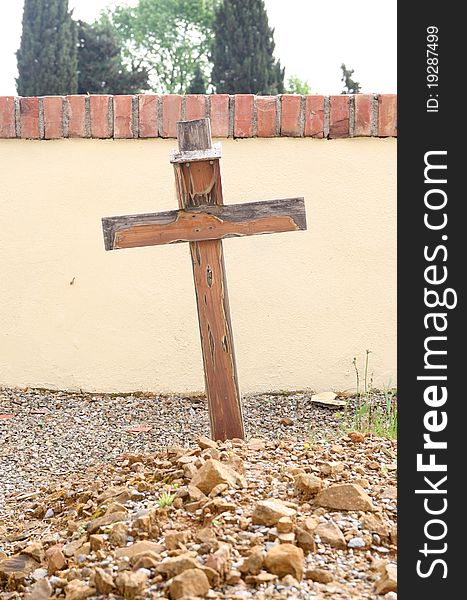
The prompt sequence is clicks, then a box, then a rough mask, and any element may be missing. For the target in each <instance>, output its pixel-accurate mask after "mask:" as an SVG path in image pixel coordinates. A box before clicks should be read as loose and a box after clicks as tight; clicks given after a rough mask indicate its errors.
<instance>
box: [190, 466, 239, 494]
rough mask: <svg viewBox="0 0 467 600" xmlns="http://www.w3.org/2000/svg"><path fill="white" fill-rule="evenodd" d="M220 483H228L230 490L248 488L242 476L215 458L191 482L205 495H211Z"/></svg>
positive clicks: (199, 470) (201, 468)
mask: <svg viewBox="0 0 467 600" xmlns="http://www.w3.org/2000/svg"><path fill="white" fill-rule="evenodd" d="M219 483H226V484H227V485H228V486H229V488H237V487H239V488H244V487H246V481H245V479H244V477H243V476H242V475H240V474H239V473H237V472H236V471H234V470H233V469H232V468H230V467H229V466H227V465H225V464H223V463H221V462H220V461H218V460H214V459H213V458H211V459H209V460H207V461H206V462H205V463H204V464H203V465H202V466H201V467H200V468H199V469H198V471H197V472H196V473H195V475H194V476H193V478H192V480H191V485H193V486H195V487H197V488H198V489H199V490H201V491H202V492H203V494H209V492H210V491H211V490H212V489H213V488H214V487H215V486H216V485H218V484H219Z"/></svg>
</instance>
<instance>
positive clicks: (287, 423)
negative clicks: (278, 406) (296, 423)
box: [280, 417, 293, 427]
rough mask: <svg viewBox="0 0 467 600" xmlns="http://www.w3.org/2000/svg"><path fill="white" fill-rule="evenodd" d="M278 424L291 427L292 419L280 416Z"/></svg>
mask: <svg viewBox="0 0 467 600" xmlns="http://www.w3.org/2000/svg"><path fill="white" fill-rule="evenodd" d="M280 424H281V425H284V426H285V427H291V426H292V425H293V419H291V418H290V417H282V419H281V420H280Z"/></svg>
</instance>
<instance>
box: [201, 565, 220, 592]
mask: <svg viewBox="0 0 467 600" xmlns="http://www.w3.org/2000/svg"><path fill="white" fill-rule="evenodd" d="M201 570H202V571H203V573H204V574H205V575H206V577H207V578H208V581H209V585H210V586H211V587H212V588H215V587H217V586H218V585H220V583H221V576H220V575H219V573H218V572H217V571H214V569H211V567H206V566H202V567H201Z"/></svg>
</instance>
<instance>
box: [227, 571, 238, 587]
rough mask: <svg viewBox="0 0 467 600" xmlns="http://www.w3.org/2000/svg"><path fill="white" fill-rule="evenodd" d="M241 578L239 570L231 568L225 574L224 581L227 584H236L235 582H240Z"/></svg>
mask: <svg viewBox="0 0 467 600" xmlns="http://www.w3.org/2000/svg"><path fill="white" fill-rule="evenodd" d="M241 578H242V574H241V573H240V571H236V570H235V569H232V570H231V571H229V572H228V573H227V575H226V576H225V583H226V584H227V585H237V583H240V580H241Z"/></svg>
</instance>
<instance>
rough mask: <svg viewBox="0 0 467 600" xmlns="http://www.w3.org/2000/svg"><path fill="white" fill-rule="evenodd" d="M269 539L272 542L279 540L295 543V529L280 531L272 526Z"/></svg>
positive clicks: (283, 542)
mask: <svg viewBox="0 0 467 600" xmlns="http://www.w3.org/2000/svg"><path fill="white" fill-rule="evenodd" d="M268 539H269V540H271V541H272V542H274V541H275V540H278V541H279V542H280V543H281V544H293V543H294V542H295V533H294V532H293V531H290V532H289V533H280V532H279V531H277V527H271V529H270V530H269V532H268Z"/></svg>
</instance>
